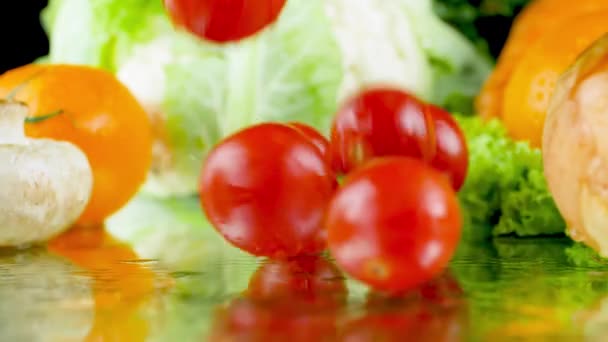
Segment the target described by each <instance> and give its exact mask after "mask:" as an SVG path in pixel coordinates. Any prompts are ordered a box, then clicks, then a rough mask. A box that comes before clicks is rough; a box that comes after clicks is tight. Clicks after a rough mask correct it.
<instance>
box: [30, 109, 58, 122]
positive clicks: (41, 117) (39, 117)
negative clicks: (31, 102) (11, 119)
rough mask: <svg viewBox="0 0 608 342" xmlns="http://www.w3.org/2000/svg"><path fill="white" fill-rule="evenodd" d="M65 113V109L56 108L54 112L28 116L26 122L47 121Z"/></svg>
mask: <svg viewBox="0 0 608 342" xmlns="http://www.w3.org/2000/svg"><path fill="white" fill-rule="evenodd" d="M60 114H63V109H60V110H56V111H54V112H51V113H48V114H44V115H37V116H32V117H27V118H25V123H39V122H43V121H46V120H48V119H51V118H54V117H56V116H57V115H60Z"/></svg>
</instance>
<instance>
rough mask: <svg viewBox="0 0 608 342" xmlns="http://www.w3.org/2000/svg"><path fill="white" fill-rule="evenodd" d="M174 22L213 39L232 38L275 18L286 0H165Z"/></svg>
mask: <svg viewBox="0 0 608 342" xmlns="http://www.w3.org/2000/svg"><path fill="white" fill-rule="evenodd" d="M164 3H165V8H166V9H167V12H168V13H169V16H170V17H171V19H172V21H173V23H174V24H175V25H176V26H179V27H184V28H186V29H187V30H188V31H190V32H191V33H193V34H194V35H196V36H198V37H200V38H202V39H205V40H209V41H212V42H216V43H227V42H234V41H238V40H241V39H244V38H247V37H249V36H252V35H255V34H256V33H258V32H260V31H261V30H263V29H264V28H265V27H267V26H268V25H270V24H272V23H273V22H275V21H276V20H277V18H278V16H279V14H280V13H281V11H282V9H283V7H284V6H285V3H286V0H255V1H251V0H164Z"/></svg>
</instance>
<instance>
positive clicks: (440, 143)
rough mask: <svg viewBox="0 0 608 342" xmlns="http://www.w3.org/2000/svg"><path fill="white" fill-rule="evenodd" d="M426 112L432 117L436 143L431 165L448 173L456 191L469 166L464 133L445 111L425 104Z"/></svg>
mask: <svg viewBox="0 0 608 342" xmlns="http://www.w3.org/2000/svg"><path fill="white" fill-rule="evenodd" d="M426 112H427V113H428V114H429V115H430V116H431V118H432V122H433V125H434V128H433V132H434V134H435V144H436V145H435V154H434V156H433V158H432V160H431V165H432V166H433V167H434V168H435V169H437V170H440V171H442V172H444V173H445V174H446V175H448V177H449V179H450V182H451V183H452V187H453V188H454V189H455V190H456V191H458V190H460V188H461V187H462V185H463V184H464V181H465V179H466V176H467V170H468V167H469V150H468V148H467V143H466V138H465V136H464V133H463V132H462V129H460V126H458V123H457V122H456V120H454V117H453V116H452V115H450V113H448V112H447V111H445V110H443V109H441V108H439V107H437V106H434V105H432V104H427V105H426Z"/></svg>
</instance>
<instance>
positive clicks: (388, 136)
mask: <svg viewBox="0 0 608 342" xmlns="http://www.w3.org/2000/svg"><path fill="white" fill-rule="evenodd" d="M446 115H447V116H446ZM330 154H331V160H332V165H333V167H334V169H335V170H336V171H337V172H342V173H348V172H350V171H351V170H353V169H355V168H356V167H358V166H360V165H361V164H363V163H365V162H366V161H368V160H370V159H371V158H374V157H380V156H408V157H415V158H420V159H422V160H424V161H426V162H428V163H430V164H431V165H433V166H435V167H436V168H437V169H439V170H441V171H443V172H445V174H446V175H447V176H448V177H449V178H450V180H451V181H452V185H453V187H454V189H456V190H459V189H460V187H461V186H462V183H463V182H464V178H465V176H466V171H467V163H468V152H467V148H466V141H465V139H464V135H463V134H462V132H461V131H460V128H459V127H458V125H457V123H456V122H455V121H454V120H453V118H452V117H451V116H450V115H449V113H447V112H445V111H443V110H441V109H440V108H438V107H436V106H432V105H429V104H426V103H423V102H421V101H420V100H418V99H417V98H416V97H414V96H412V95H410V94H408V93H407V92H404V91H401V90H398V89H389V88H376V89H369V90H366V91H363V92H362V93H360V94H359V95H357V96H355V97H354V98H352V99H350V100H349V101H347V102H346V103H345V104H344V106H343V107H342V108H341V109H340V111H339V112H338V114H337V115H336V117H335V118H334V122H333V126H332V132H331V144H330Z"/></svg>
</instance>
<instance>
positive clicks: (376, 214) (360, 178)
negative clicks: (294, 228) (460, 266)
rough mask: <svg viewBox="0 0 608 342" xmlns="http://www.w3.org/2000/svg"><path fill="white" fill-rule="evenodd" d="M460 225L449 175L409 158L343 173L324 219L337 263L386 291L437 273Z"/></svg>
mask: <svg viewBox="0 0 608 342" xmlns="http://www.w3.org/2000/svg"><path fill="white" fill-rule="evenodd" d="M461 226H462V218H461V213H460V207H459V204H458V200H457V197H456V194H455V192H454V190H453V189H452V188H451V186H450V184H449V182H448V181H447V179H446V178H445V177H444V176H443V175H442V174H441V173H440V172H439V171H436V170H434V169H433V168H431V167H430V166H428V165H426V164H425V163H424V162H422V161H419V160H416V159H412V158H407V157H384V158H379V159H376V160H374V161H371V162H369V163H368V164H367V165H365V166H362V167H361V168H359V169H357V170H355V171H354V172H353V173H351V174H350V175H349V176H347V178H346V180H345V182H344V184H343V185H342V188H341V189H339V190H338V192H337V193H336V195H335V197H334V199H333V200H332V202H331V203H330V207H329V210H328V218H327V229H328V244H329V248H330V251H331V253H332V255H333V256H334V257H335V259H336V262H337V264H338V265H339V266H340V267H341V268H342V269H343V270H344V271H346V272H347V273H349V274H351V275H352V276H353V277H355V278H357V279H359V280H361V281H363V282H365V283H367V284H369V285H371V286H372V287H373V288H376V289H378V290H380V291H384V292H388V293H399V292H405V291H408V290H411V289H412V288H415V287H417V286H418V285H420V284H422V283H424V282H426V281H428V280H430V279H432V278H433V277H435V276H436V275H437V274H439V273H440V272H441V271H442V270H443V269H444V268H445V267H446V265H447V264H448V262H449V260H450V259H451V257H452V255H453V254H454V252H455V249H456V245H457V244H458V241H459V239H460V232H461Z"/></svg>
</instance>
